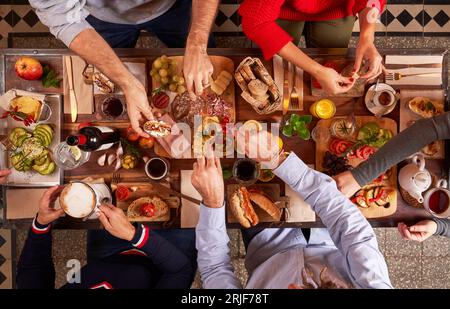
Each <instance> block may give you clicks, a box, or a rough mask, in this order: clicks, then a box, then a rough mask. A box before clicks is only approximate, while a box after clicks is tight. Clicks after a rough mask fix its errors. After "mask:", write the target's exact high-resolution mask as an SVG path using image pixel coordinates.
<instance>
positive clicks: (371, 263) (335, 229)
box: [274, 154, 391, 288]
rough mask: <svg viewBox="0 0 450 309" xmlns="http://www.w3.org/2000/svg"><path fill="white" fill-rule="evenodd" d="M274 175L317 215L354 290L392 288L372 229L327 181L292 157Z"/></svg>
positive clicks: (322, 175) (333, 183)
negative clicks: (340, 253) (338, 251)
mask: <svg viewBox="0 0 450 309" xmlns="http://www.w3.org/2000/svg"><path fill="white" fill-rule="evenodd" d="M293 171H295V172H293ZM274 173H275V175H277V176H278V177H280V178H281V179H282V180H283V181H285V182H286V183H287V184H288V185H289V186H290V187H291V188H292V189H293V190H294V191H296V192H298V194H300V195H301V196H302V197H303V198H304V200H305V202H306V203H308V204H309V205H311V207H312V208H313V210H314V211H315V212H316V213H317V214H318V216H319V217H320V219H321V220H322V222H323V223H324V225H325V226H326V228H327V229H328V231H329V233H330V236H331V238H332V239H333V242H334V243H335V245H336V247H337V248H338V249H339V250H340V251H341V252H342V255H343V256H344V257H345V259H346V261H347V265H348V268H349V275H350V278H351V279H352V283H353V284H354V285H355V286H357V287H360V288H390V287H391V283H390V281H389V276H388V271H387V266H386V263H385V261H384V258H383V255H382V254H381V252H380V251H379V249H378V244H377V240H376V236H375V233H374V231H373V229H372V227H371V226H370V225H369V223H368V222H367V220H366V219H365V218H364V217H363V215H362V214H361V212H360V211H359V210H358V209H357V208H356V206H354V205H353V204H352V203H351V202H350V201H349V200H348V199H347V198H346V197H345V196H344V195H342V194H341V193H340V192H339V191H338V189H337V187H336V184H335V182H334V181H333V180H332V179H331V178H330V177H328V176H326V175H324V174H321V173H319V172H317V171H314V170H312V169H310V168H308V167H307V166H306V165H305V164H304V163H303V162H302V161H301V160H300V159H299V158H298V157H297V156H296V155H295V154H291V155H290V156H289V157H288V158H287V159H286V160H285V161H284V162H283V163H282V164H281V165H280V166H279V167H278V168H277V169H276V170H274Z"/></svg>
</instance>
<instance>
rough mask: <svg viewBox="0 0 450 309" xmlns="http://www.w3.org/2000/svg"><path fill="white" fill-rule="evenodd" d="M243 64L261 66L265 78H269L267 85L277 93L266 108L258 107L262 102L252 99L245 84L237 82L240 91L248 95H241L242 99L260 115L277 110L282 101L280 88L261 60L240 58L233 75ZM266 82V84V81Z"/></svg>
mask: <svg viewBox="0 0 450 309" xmlns="http://www.w3.org/2000/svg"><path fill="white" fill-rule="evenodd" d="M243 66H250V67H253V66H258V67H260V68H263V69H264V70H265V73H266V74H267V75H266V76H267V78H268V79H269V83H270V85H268V86H273V87H275V92H276V93H277V95H278V99H276V100H275V101H274V102H270V104H269V105H268V106H267V107H266V108H264V109H260V108H259V105H260V104H261V103H262V102H260V101H257V100H256V99H253V97H251V95H250V94H249V93H248V91H247V89H246V86H245V85H243V84H241V83H239V82H238V85H239V87H240V88H241V90H242V92H243V93H244V92H246V93H247V94H249V96H248V97H244V96H242V95H241V96H242V97H243V98H244V100H245V101H247V102H248V103H249V104H250V105H251V106H252V107H253V109H254V110H255V111H256V112H257V113H258V114H260V115H266V114H270V113H273V112H275V111H277V110H278V109H279V108H280V106H281V101H282V97H281V93H280V90H279V89H278V87H277V86H276V84H275V82H274V81H273V79H272V76H270V74H269V73H268V72H267V69H266V68H265V67H264V65H263V64H262V62H261V60H259V59H258V58H252V57H247V58H245V59H244V60H242V62H241V63H240V64H239V66H238V67H237V68H236V71H235V75H236V72H239V71H240V70H241V68H242V67H243ZM266 84H268V83H266Z"/></svg>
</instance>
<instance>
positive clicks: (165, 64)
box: [161, 62, 169, 70]
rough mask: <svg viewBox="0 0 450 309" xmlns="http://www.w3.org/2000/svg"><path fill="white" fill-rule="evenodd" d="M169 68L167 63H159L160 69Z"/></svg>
mask: <svg viewBox="0 0 450 309" xmlns="http://www.w3.org/2000/svg"><path fill="white" fill-rule="evenodd" d="M168 68H169V64H168V63H167V62H163V63H162V65H161V69H164V70H167V69H168Z"/></svg>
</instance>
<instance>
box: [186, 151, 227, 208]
mask: <svg viewBox="0 0 450 309" xmlns="http://www.w3.org/2000/svg"><path fill="white" fill-rule="evenodd" d="M210 153H212V151H211V152H210ZM191 181H192V185H193V186H194V188H195V189H196V190H197V191H198V193H200V195H201V196H202V198H203V204H204V205H205V206H206V207H210V208H220V207H222V206H223V202H224V195H225V193H224V183H223V177H222V167H221V165H220V159H219V158H216V157H214V155H213V154H211V155H209V156H207V158H205V157H203V156H202V157H200V158H198V159H197V162H195V163H194V172H193V173H192V178H191Z"/></svg>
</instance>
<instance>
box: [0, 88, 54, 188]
mask: <svg viewBox="0 0 450 309" xmlns="http://www.w3.org/2000/svg"><path fill="white" fill-rule="evenodd" d="M44 101H45V103H46V104H47V105H48V106H49V107H50V109H51V116H50V118H49V119H48V120H47V121H45V122H39V123H37V124H32V125H30V126H25V125H24V123H23V122H20V121H16V120H13V119H11V118H8V120H7V121H3V122H1V125H2V127H1V129H0V130H1V132H2V135H10V134H12V132H13V130H16V131H21V134H22V133H23V135H22V136H20V137H18V136H17V139H16V138H14V139H13V140H21V139H22V138H25V137H30V139H29V140H33V139H35V138H37V137H38V138H39V142H41V140H42V139H46V138H49V139H47V140H46V141H45V149H46V150H45V151H46V153H47V156H48V159H49V160H48V161H47V162H45V160H47V159H45V160H44V161H43V162H37V161H36V160H33V161H32V162H31V161H30V164H33V165H32V166H33V167H35V168H36V169H35V168H30V169H28V168H27V169H26V170H25V171H19V170H17V169H15V168H11V167H13V166H14V163H15V162H16V163H17V162H19V163H21V162H24V160H25V159H26V158H22V159H20V160H19V161H17V160H16V161H15V162H14V157H11V156H12V155H13V152H14V153H17V151H18V150H20V149H21V148H20V147H19V148H18V150H15V151H13V150H12V149H8V150H7V151H2V152H1V154H0V156H1V157H0V160H1V166H0V169H3V168H11V171H12V173H11V175H10V176H9V177H8V182H7V185H8V186H15V187H42V186H53V185H59V184H61V183H62V177H63V172H62V170H60V169H59V168H58V167H57V166H56V165H54V163H53V162H52V160H51V157H52V150H53V149H54V148H55V146H56V145H58V143H59V142H60V140H61V119H62V96H61V95H46V96H45V99H44ZM43 125H44V126H45V127H46V128H49V127H51V128H52V129H50V130H52V132H53V133H50V134H49V135H46V133H45V130H43V128H42V126H43ZM39 127H41V128H39ZM15 128H19V129H15ZM41 138H42V139H41ZM30 147H31V145H30ZM32 148H34V147H32ZM47 156H46V157H47ZM15 158H16V159H17V158H18V157H17V156H15ZM29 159H30V158H29ZM36 159H38V158H36ZM38 163H39V164H40V163H42V165H41V166H40V172H41V173H39V172H37V170H38V169H39V167H38ZM50 164H51V168H50ZM30 167H31V166H30ZM19 169H20V168H19ZM45 169H47V170H46V171H45ZM47 171H48V173H47Z"/></svg>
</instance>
